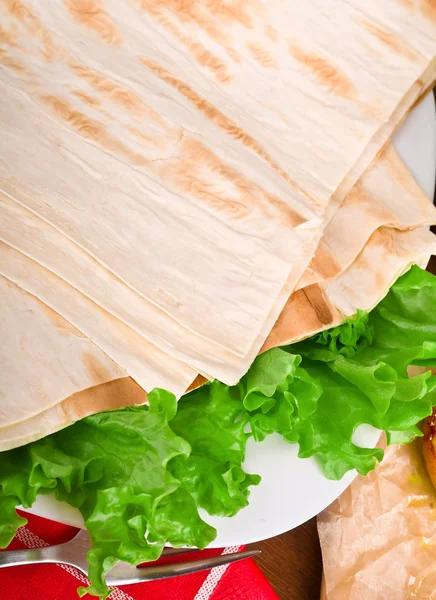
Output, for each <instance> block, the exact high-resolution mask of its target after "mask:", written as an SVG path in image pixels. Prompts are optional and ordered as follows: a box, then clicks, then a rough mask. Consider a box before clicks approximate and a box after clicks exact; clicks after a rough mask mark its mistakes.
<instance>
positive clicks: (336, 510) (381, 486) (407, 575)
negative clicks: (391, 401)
mask: <svg viewBox="0 0 436 600" xmlns="http://www.w3.org/2000/svg"><path fill="white" fill-rule="evenodd" d="M379 445H380V446H384V445H385V441H384V440H381V442H380V444H379ZM318 531H319V536H320V540H321V548H322V552H323V560H324V582H323V591H322V593H321V598H323V599H324V600H345V599H346V600H402V599H407V600H409V599H410V600H411V599H418V598H419V599H420V600H427V599H430V598H432V599H433V598H434V599H436V494H435V490H434V487H433V485H432V483H431V480H430V478H429V476H428V473H427V470H426V467H425V463H424V459H423V454H422V440H421V439H418V440H416V441H415V442H414V443H412V444H409V445H407V446H391V447H388V448H387V449H386V453H385V458H384V460H383V462H382V463H381V464H380V465H379V467H378V468H377V469H376V470H375V471H373V472H372V473H370V474H369V475H368V476H367V477H358V478H356V479H355V480H354V482H353V483H352V484H351V486H350V487H349V488H348V489H347V490H346V491H345V492H344V493H343V494H342V496H341V497H340V498H338V500H336V501H335V502H334V503H333V504H332V505H331V506H330V507H329V508H328V509H326V510H325V511H324V512H323V513H321V514H320V515H319V517H318Z"/></svg>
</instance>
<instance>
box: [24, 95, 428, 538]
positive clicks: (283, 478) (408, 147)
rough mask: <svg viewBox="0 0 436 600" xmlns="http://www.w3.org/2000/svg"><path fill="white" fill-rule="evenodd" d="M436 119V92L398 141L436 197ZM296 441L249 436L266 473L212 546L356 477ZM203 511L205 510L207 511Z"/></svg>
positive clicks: (42, 501) (55, 512)
mask: <svg viewBox="0 0 436 600" xmlns="http://www.w3.org/2000/svg"><path fill="white" fill-rule="evenodd" d="M435 124H436V119H435V105H434V100H433V96H432V95H428V96H427V98H426V99H425V100H424V101H423V102H421V103H420V104H419V105H418V106H417V107H416V108H415V109H414V111H413V112H412V113H411V114H410V116H409V118H408V119H407V121H406V123H405V124H404V125H403V126H402V127H401V129H400V130H399V131H398V132H397V133H396V134H395V137H394V143H395V147H396V148H397V150H398V152H399V153H400V155H401V157H402V158H403V160H404V162H405V163H406V165H407V166H408V167H409V169H410V170H411V172H412V173H413V175H414V177H415V179H416V180H417V181H418V183H419V184H420V186H421V187H422V188H423V190H424V191H425V192H426V193H427V194H428V195H429V196H430V197H432V196H433V191H434V183H435V169H436V128H435ZM356 434H357V435H358V439H356V437H355V443H357V444H359V445H364V446H367V447H371V446H374V445H375V444H376V443H377V439H378V436H379V432H378V431H377V430H375V429H373V428H371V427H369V426H361V427H360V428H359V431H358V432H356ZM297 452H298V448H297V446H296V445H293V446H291V445H289V444H287V443H285V442H284V441H283V439H282V438H280V437H279V436H278V435H274V436H270V437H269V438H267V439H266V440H265V441H264V442H262V443H260V444H259V443H255V442H254V441H252V440H250V442H249V443H248V447H247V458H246V461H245V465H244V467H245V469H246V470H247V471H248V472H249V473H258V474H259V475H261V476H262V482H261V484H260V485H259V486H257V487H255V488H252V491H251V494H250V505H249V506H248V507H247V508H245V509H244V510H242V511H241V512H240V513H239V514H238V515H236V517H233V518H231V519H223V518H214V517H209V516H208V515H206V516H205V520H206V521H207V522H208V523H210V524H211V525H214V526H215V527H216V528H217V531H218V536H217V538H216V540H215V541H214V542H213V543H212V544H211V546H215V547H222V546H237V545H240V544H242V543H250V542H257V541H260V540H263V539H266V538H269V537H272V536H275V535H278V534H280V533H283V532H285V531H288V530H290V529H293V528H294V527H297V526H298V525H301V524H302V523H304V522H305V521H307V520H308V519H310V518H312V517H313V516H315V515H316V514H318V513H319V512H320V511H321V510H323V509H324V508H326V507H327V506H328V505H329V504H330V503H331V502H333V500H335V499H336V498H337V497H338V496H339V495H340V494H341V493H342V492H343V491H344V490H345V488H346V487H348V485H349V484H350V483H351V481H352V480H353V479H354V477H355V476H356V473H355V472H354V471H352V472H349V473H347V474H346V475H345V477H344V478H343V479H342V480H341V481H328V480H327V479H325V477H324V476H323V475H322V473H321V470H320V468H319V466H318V464H317V462H316V460H315V459H300V458H298V456H297ZM30 512H33V513H35V514H38V515H41V516H45V517H48V518H50V519H54V520H57V521H60V522H63V523H67V524H70V525H76V526H78V527H80V526H81V525H82V526H83V521H82V520H81V517H80V514H79V513H78V512H77V511H76V510H75V509H73V508H71V507H70V506H68V505H66V504H63V503H60V502H57V501H56V500H55V499H54V498H53V497H51V496H39V497H38V499H37V502H36V503H35V505H34V506H33V508H32V510H31V511H30ZM203 516H204V515H203Z"/></svg>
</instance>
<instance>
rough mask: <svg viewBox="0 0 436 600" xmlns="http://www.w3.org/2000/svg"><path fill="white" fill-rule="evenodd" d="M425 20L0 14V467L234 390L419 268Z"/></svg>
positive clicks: (114, 10)
mask: <svg viewBox="0 0 436 600" xmlns="http://www.w3.org/2000/svg"><path fill="white" fill-rule="evenodd" d="M435 57H436V9H435V6H434V2H433V0H408V1H407V2H406V1H404V0H382V2H380V0H378V1H375V0H367V1H366V2H365V3H362V2H361V1H359V0H341V1H340V2H337V1H333V0H306V1H305V2H297V1H295V0H226V1H224V2H215V1H209V0H191V1H190V2H180V1H179V0H165V1H163V0H129V1H128V2H125V1H122V0H64V1H63V2H38V1H37V0H0V87H1V92H0V131H1V134H0V288H1V293H0V303H1V313H2V320H1V334H2V344H1V347H0V450H5V449H7V448H11V447H15V446H19V445H22V444H24V443H27V442H29V441H31V440H34V439H38V438H40V437H42V436H44V435H46V434H48V433H52V432H54V431H56V430H58V429H60V428H62V427H65V426H66V425H68V424H70V423H72V422H73V421H75V420H77V419H79V418H82V417H84V416H86V415H89V414H92V413H95V412H98V411H101V410H105V409H109V408H116V407H121V406H127V405H129V404H141V403H143V402H145V401H146V392H147V391H150V390H151V389H152V388H154V387H161V388H165V389H168V390H170V391H172V392H173V393H174V394H176V396H180V395H182V394H183V393H184V392H185V390H186V389H188V388H189V387H190V386H192V384H193V382H194V381H195V382H196V383H195V385H197V384H198V383H199V382H201V381H203V380H204V378H206V379H213V378H217V379H219V380H221V381H223V382H225V383H227V384H235V383H236V382H237V381H238V380H239V379H240V377H241V376H242V375H243V374H244V373H245V372H246V371H247V370H248V368H249V366H250V364H251V363H252V361H253V360H254V358H255V357H256V355H257V354H258V353H259V352H260V351H262V350H265V349H268V348H271V347H273V346H279V345H283V344H287V343H290V342H293V341H296V340H299V339H302V338H304V337H307V336H309V335H312V334H314V333H315V332H318V331H320V330H323V329H326V328H329V327H332V326H334V325H337V324H339V323H341V322H342V321H343V320H344V319H345V318H346V317H348V316H351V315H353V314H354V313H355V312H356V310H357V309H363V310H369V309H371V308H372V307H374V306H375V305H376V304H377V303H378V302H379V300H380V299H381V298H382V297H383V296H384V295H385V294H386V293H387V291H388V289H389V287H390V285H391V284H392V283H393V282H394V281H395V279H396V278H397V277H398V276H399V275H400V274H401V273H403V272H404V271H405V270H406V269H407V268H408V267H409V265H410V264H412V263H418V264H421V265H425V264H426V263H427V261H428V259H429V257H430V255H431V254H432V253H433V252H434V250H435V248H436V244H435V241H434V236H433V235H432V234H431V233H430V231H429V225H431V224H434V223H436V213H435V209H434V207H433V206H432V204H431V202H430V201H429V199H428V198H427V197H426V196H425V195H424V193H423V192H422V191H421V190H420V189H419V187H418V186H417V184H416V183H415V182H414V180H413V178H412V177H411V175H410V174H409V173H408V171H407V169H406V168H405V166H404V165H403V164H402V162H401V160H400V159H399V157H398V156H397V155H396V153H395V150H394V149H393V147H392V146H391V145H390V143H389V139H390V137H391V135H392V133H393V132H394V131H395V129H396V128H397V126H398V125H399V123H401V121H402V120H403V119H404V117H405V116H406V115H407V114H408V112H409V111H410V109H411V108H412V106H413V105H414V104H415V103H416V102H417V101H418V99H419V98H420V97H421V96H422V95H423V94H424V93H425V92H426V91H427V90H428V89H429V88H430V87H431V86H432V84H433V83H434V81H435V79H436V58H435Z"/></svg>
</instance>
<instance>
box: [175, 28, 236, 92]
mask: <svg viewBox="0 0 436 600" xmlns="http://www.w3.org/2000/svg"><path fill="white" fill-rule="evenodd" d="M181 39H182V40H183V41H184V42H185V46H187V48H188V50H189V51H190V52H191V54H192V55H193V56H194V57H195V59H196V60H197V62H198V63H199V64H200V65H201V66H202V67H206V68H207V69H209V70H210V71H212V73H213V74H214V75H215V77H216V78H217V79H218V81H221V82H222V83H225V82H226V81H229V80H230V75H229V72H228V69H227V65H226V64H225V63H223V61H222V60H220V59H219V58H217V57H216V56H214V55H213V54H212V52H209V50H206V48H205V47H204V46H203V45H202V44H200V43H199V42H195V41H189V39H188V40H187V39H186V36H182V37H181Z"/></svg>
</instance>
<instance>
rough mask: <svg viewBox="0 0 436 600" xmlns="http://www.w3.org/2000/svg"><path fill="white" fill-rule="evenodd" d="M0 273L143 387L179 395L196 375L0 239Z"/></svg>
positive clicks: (147, 389)
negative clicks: (48, 309)
mask: <svg viewBox="0 0 436 600" xmlns="http://www.w3.org/2000/svg"><path fill="white" fill-rule="evenodd" d="M40 241H43V240H40ZM54 251H55V252H56V249H54ZM66 259H67V260H68V257H66ZM0 275H3V276H4V277H6V278H7V279H9V281H12V282H13V283H15V284H17V285H18V286H20V287H21V288H22V289H23V290H25V291H26V292H29V293H30V294H32V295H33V296H35V297H37V298H38V299H39V300H41V301H42V302H43V303H44V304H45V305H46V306H47V307H50V308H51V309H53V310H54V311H56V313H57V314H58V315H60V316H61V317H63V318H65V319H66V320H67V321H68V322H69V323H71V324H72V325H73V326H74V327H76V328H77V329H78V330H79V331H80V332H81V333H82V334H84V335H85V336H86V337H88V338H89V339H91V340H92V341H93V342H94V344H95V345H96V346H97V347H98V348H100V349H101V350H103V352H105V354H107V356H109V357H110V358H111V359H112V360H113V361H114V362H115V363H117V364H118V365H120V367H122V368H123V369H124V370H125V371H126V373H128V375H130V376H131V377H133V379H134V380H135V381H136V382H137V383H138V384H139V385H140V386H141V387H142V388H143V389H144V390H145V391H150V390H152V389H153V388H155V387H160V388H163V389H166V390H169V391H170V392H172V393H173V394H175V395H176V397H180V396H181V395H182V394H183V393H184V392H185V390H186V388H187V387H188V386H189V384H190V383H191V382H192V380H193V379H194V377H195V376H196V371H195V370H194V369H192V368H191V367H189V366H188V365H186V364H184V363H181V362H179V361H177V360H175V359H174V358H172V357H171V356H168V355H166V354H164V353H163V352H162V351H161V350H159V349H158V348H156V347H155V346H152V344H150V343H149V342H147V340H144V338H142V337H141V336H140V335H138V334H137V333H136V332H135V331H133V330H132V329H131V328H130V327H128V326H127V325H125V324H124V323H122V322H120V321H119V320H118V319H116V318H115V317H113V316H112V315H109V314H108V313H107V312H106V311H104V310H103V309H101V308H100V307H99V306H97V305H96V304H95V303H94V302H92V301H90V300H89V299H88V298H87V297H86V296H84V295H83V294H81V293H80V292H77V290H74V289H73V288H72V287H71V286H69V285H68V284H67V283H65V282H64V281H62V280H61V279H59V277H56V275H54V274H53V273H51V272H50V271H48V270H47V269H45V268H44V267H42V266H40V265H39V264H37V263H35V261H33V260H31V259H30V258H28V257H27V256H25V255H24V254H22V253H21V252H19V251H17V250H15V249H14V248H12V247H10V246H8V245H7V244H5V243H4V242H0Z"/></svg>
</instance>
